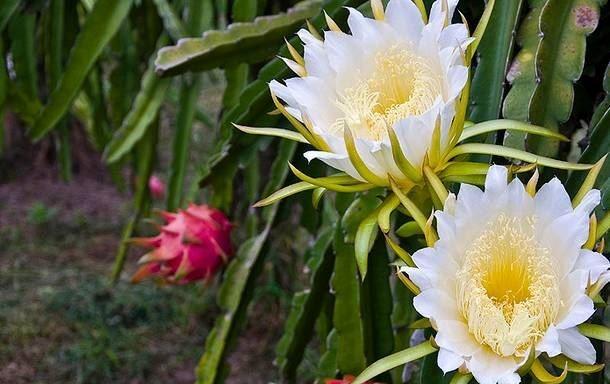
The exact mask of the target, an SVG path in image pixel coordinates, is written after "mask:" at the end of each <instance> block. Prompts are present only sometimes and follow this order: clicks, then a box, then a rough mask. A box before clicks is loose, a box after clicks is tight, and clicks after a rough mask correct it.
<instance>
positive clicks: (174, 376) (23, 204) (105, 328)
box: [0, 171, 281, 384]
mask: <svg viewBox="0 0 610 384" xmlns="http://www.w3.org/2000/svg"><path fill="white" fill-rule="evenodd" d="M129 206H130V199H129V196H128V195H126V194H121V193H119V192H118V191H117V188H115V186H114V185H113V184H112V183H111V182H110V181H109V180H108V178H107V177H106V176H100V175H89V176H86V175H80V176H77V177H76V178H75V179H74V180H73V181H72V182H70V183H68V184H66V183H63V182H61V181H59V180H58V177H57V176H56V174H54V173H53V172H48V171H45V172H41V173H38V174H37V173H33V172H24V173H23V176H20V177H17V178H15V179H14V180H12V181H10V182H9V183H5V184H0V242H1V244H2V246H1V248H0V292H1V294H0V383H7V384H8V383H11V384H20V383H24V384H25V383H28V384H29V383H49V384H53V383H66V382H75V383H110V382H112V383H128V384H137V383H153V384H154V383H178V384H180V383H192V382H193V381H194V373H193V372H194V368H195V366H196V364H197V361H198V359H199V357H200V354H201V353H202V350H203V345H204V341H205V336H206V335H207V332H208V331H209V329H210V327H211V326H212V324H213V321H214V316H215V315H217V308H216V307H215V305H214V293H215V289H214V287H213V286H212V287H205V286H202V285H200V284H195V285H192V286H187V287H159V286H156V285H155V284H153V283H150V282H146V283H143V284H140V285H138V286H134V285H131V284H128V283H127V282H126V280H127V278H128V275H129V274H130V273H131V272H133V270H134V266H135V261H136V260H137V255H138V252H139V250H137V249H136V250H132V254H131V255H130V257H129V259H128V261H127V266H126V272H125V273H124V276H123V280H124V281H122V282H121V283H119V284H118V285H117V286H116V287H114V288H112V287H111V286H110V285H109V284H108V280H107V276H108V274H109V271H110V268H111V265H112V261H113V257H114V253H115V251H116V247H117V244H118V239H119V236H120V232H121V225H122V223H124V220H125V218H126V217H127V216H128V214H129ZM275 305H277V304H276V303H274V302H273V300H266V299H265V296H264V295H263V296H262V298H259V300H258V301H257V303H256V304H255V305H254V306H253V308H252V310H251V312H252V314H251V316H250V319H251V320H250V321H249V324H248V325H247V328H246V330H245V331H244V332H243V336H242V337H241V338H240V340H239V341H238V345H237V347H236V349H235V351H234V352H233V353H232V354H231V356H230V358H229V363H230V364H231V366H232V368H231V374H230V377H229V380H228V382H229V383H232V384H240V383H265V382H268V381H270V380H273V378H274V376H275V372H276V370H275V369H274V367H273V365H272V360H273V348H274V347H275V343H276V341H277V338H278V336H279V333H280V332H281V319H279V318H278V316H277V315H274V314H277V313H278V312H279V311H278V309H277V308H273V306H275Z"/></svg>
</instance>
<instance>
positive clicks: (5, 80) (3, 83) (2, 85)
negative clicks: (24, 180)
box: [0, 39, 9, 155]
mask: <svg viewBox="0 0 610 384" xmlns="http://www.w3.org/2000/svg"><path fill="white" fill-rule="evenodd" d="M5 54H6V52H5V50H4V41H2V39H0V155H2V154H3V153H4V147H5V137H4V136H5V132H6V128H5V126H4V111H5V109H6V97H7V96H8V85H9V77H8V73H7V72H6V60H5V57H6V56H5Z"/></svg>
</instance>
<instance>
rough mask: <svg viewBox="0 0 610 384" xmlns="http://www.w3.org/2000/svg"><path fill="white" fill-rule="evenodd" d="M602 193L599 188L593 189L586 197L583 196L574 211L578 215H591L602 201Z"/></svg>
mask: <svg viewBox="0 0 610 384" xmlns="http://www.w3.org/2000/svg"><path fill="white" fill-rule="evenodd" d="M601 199H602V198H601V193H600V192H599V190H597V189H592V190H590V191H589V192H587V194H586V195H585V197H583V199H582V201H581V202H580V204H578V206H577V207H576V208H575V209H574V213H576V214H577V215H584V216H586V217H589V216H590V215H591V212H593V210H594V209H595V207H597V206H598V205H599V203H600V201H601Z"/></svg>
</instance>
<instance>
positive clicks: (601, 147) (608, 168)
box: [566, 64, 610, 216]
mask: <svg viewBox="0 0 610 384" xmlns="http://www.w3.org/2000/svg"><path fill="white" fill-rule="evenodd" d="M604 90H605V91H606V97H605V99H604V100H603V101H602V102H601V103H600V104H599V105H598V107H597V109H596V110H595V113H594V115H593V117H594V118H593V119H592V120H591V125H590V132H591V134H590V137H589V145H588V146H587V147H586V148H585V150H584V151H583V153H582V156H581V157H580V159H579V162H583V163H594V162H597V161H599V159H601V158H602V157H604V156H605V155H607V154H608V153H609V152H610V64H609V65H608V67H607V68H606V75H605V77H604ZM586 176H587V175H586V174H584V173H580V172H573V173H572V174H571V175H570V177H569V178H568V181H567V183H566V189H567V190H568V192H569V193H570V195H572V196H574V195H575V194H576V192H577V191H578V190H579V189H580V187H581V185H582V183H583V182H584V180H585V178H586ZM608 179H610V161H608V160H606V162H605V163H604V166H603V167H602V169H601V171H600V173H599V175H598V177H597V182H596V183H595V187H596V188H600V189H601V190H602V193H603V196H605V195H606V194H607V193H608V192H607V191H604V189H603V188H602V186H603V184H604V183H606V181H607V180H608ZM602 200H605V199H604V197H602ZM603 208H604V209H602V213H601V215H603V212H607V211H608V209H610V206H608V205H603ZM601 215H600V216H601Z"/></svg>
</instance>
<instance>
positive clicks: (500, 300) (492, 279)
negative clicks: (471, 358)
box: [457, 215, 559, 357]
mask: <svg viewBox="0 0 610 384" xmlns="http://www.w3.org/2000/svg"><path fill="white" fill-rule="evenodd" d="M534 222H535V217H526V218H514V217H507V216H505V215H500V216H499V217H498V218H496V219H495V220H493V221H491V222H490V223H489V224H488V229H486V230H485V231H483V233H482V234H481V235H480V236H479V238H477V239H476V240H475V241H474V242H473V243H472V245H471V246H470V247H469V248H468V249H467V250H466V253H465V260H464V264H463V265H462V268H461V269H460V271H459V272H458V275H457V280H458V284H457V290H458V305H459V307H460V309H461V311H462V315H463V316H464V318H465V319H466V321H467V323H468V328H469V330H470V332H471V333H472V334H473V335H474V337H475V339H476V340H477V341H478V342H479V343H481V344H484V345H486V346H488V347H489V348H490V349H491V350H492V351H494V352H495V353H497V354H498V355H501V356H518V357H522V356H524V355H526V354H527V353H528V352H529V348H530V346H532V345H533V344H534V343H535V342H536V341H537V340H539V339H540V338H541V337H542V336H544V334H545V332H546V329H547V328H548V327H549V325H550V324H551V323H552V320H553V319H554V318H555V316H556V314H557V311H558V309H559V303H558V301H557V300H556V298H557V297H558V296H559V282H558V279H557V277H556V275H555V273H554V272H553V265H552V263H551V260H550V257H549V254H548V250H547V249H546V248H543V247H541V246H540V245H539V244H538V243H537V242H536V240H535V238H534V233H535V232H534Z"/></svg>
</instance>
